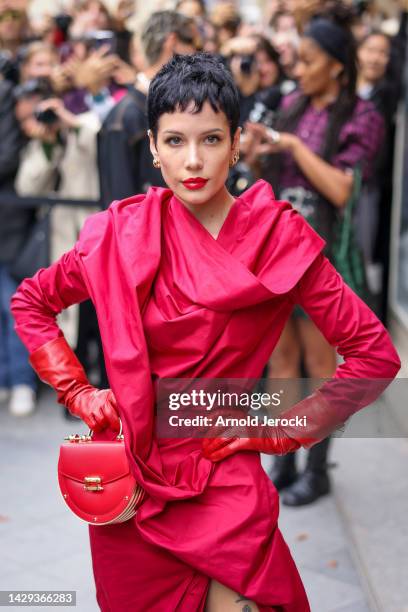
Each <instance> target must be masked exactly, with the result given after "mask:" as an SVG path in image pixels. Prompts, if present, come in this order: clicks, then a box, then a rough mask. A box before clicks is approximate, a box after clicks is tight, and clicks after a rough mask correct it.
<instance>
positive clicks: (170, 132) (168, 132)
mask: <svg viewBox="0 0 408 612" xmlns="http://www.w3.org/2000/svg"><path fill="white" fill-rule="evenodd" d="M214 132H221V133H224V130H222V129H221V128H214V129H213V130H205V132H201V134H213V133H214ZM163 134H176V135H177V136H184V133H183V132H178V131H177V130H164V131H163Z"/></svg>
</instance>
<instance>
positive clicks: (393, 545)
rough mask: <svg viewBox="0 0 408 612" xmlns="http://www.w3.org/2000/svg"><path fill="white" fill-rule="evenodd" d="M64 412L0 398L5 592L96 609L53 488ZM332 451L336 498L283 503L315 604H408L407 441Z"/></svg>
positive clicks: (354, 607)
mask: <svg viewBox="0 0 408 612" xmlns="http://www.w3.org/2000/svg"><path fill="white" fill-rule="evenodd" d="M61 410H62V409H61V408H60V407H58V406H56V405H55V403H54V399H53V395H52V394H51V392H50V391H48V390H44V391H43V393H42V395H41V402H40V406H39V409H38V411H37V412H36V413H35V414H34V415H33V416H31V417H28V418H25V419H19V420H16V419H14V418H12V417H11V416H9V415H8V412H7V409H6V407H5V406H4V405H2V406H0V452H1V458H2V460H1V466H0V491H1V497H0V542H1V547H0V563H1V565H0V567H1V572H0V590H12V589H15V590H17V589H20V590H30V589H35V590H40V589H48V590H75V591H77V608H76V609H77V610H78V611H79V612H96V611H97V610H98V609H99V608H98V606H97V604H96V601H95V597H94V586H93V577H92V569H91V561H90V553H89V548H88V533H87V527H86V525H85V524H84V523H82V522H81V521H80V520H78V519H76V517H74V516H73V515H71V514H70V512H69V511H68V510H67V509H66V508H65V505H64V503H63V501H62V499H61V498H60V493H59V490H58V486H57V479H56V463H57V456H58V447H59V444H60V443H61V440H62V439H63V437H64V435H66V434H67V433H74V432H75V431H79V430H80V429H81V428H79V427H77V426H76V424H75V423H74V422H72V421H70V422H68V421H66V420H65V419H64V418H63V417H62V411H61ZM391 442H392V444H391ZM396 442H397V443H396ZM384 443H388V445H387V444H385V446H384ZM332 455H333V459H334V460H336V461H338V462H339V464H340V465H339V467H338V468H337V469H336V470H335V471H334V473H333V479H334V489H335V493H334V496H332V497H326V498H325V499H323V500H321V501H319V502H318V503H316V504H315V505H314V506H312V507H308V508H304V509H287V508H285V507H282V508H281V519H280V526H281V529H282V531H283V534H284V536H285V538H286V541H287V542H288V544H289V547H290V548H291V550H292V554H293V556H294V558H295V560H296V562H297V565H298V567H299V570H300V572H301V575H302V578H303V580H304V583H305V587H306V590H307V592H308V595H309V598H310V602H311V608H312V611H313V612H408V580H407V575H408V564H406V565H405V570H404V560H405V561H406V552H405V551H406V550H408V533H407V521H406V516H407V504H406V501H407V496H408V487H407V486H406V476H405V471H406V465H407V458H408V443H407V441H406V440H398V441H396V440H392V441H389V440H355V439H354V440H353V439H350V440H343V439H338V440H335V442H334V449H333V453H332ZM269 461H270V458H269V457H264V462H265V465H267V464H268V462H269ZM404 466H405V467H404ZM380 495H381V496H380ZM387 496H388V497H387ZM248 545H250V543H248ZM404 580H405V582H404ZM36 609H37V610H38V609H39V608H36ZM47 609H48V608H47ZM135 612H136V611H135ZM138 612H139V611H138ZM141 612H145V611H141ZM146 612H148V611H146ZM169 612H171V611H170V610H169ZM192 612H194V611H193V610H192Z"/></svg>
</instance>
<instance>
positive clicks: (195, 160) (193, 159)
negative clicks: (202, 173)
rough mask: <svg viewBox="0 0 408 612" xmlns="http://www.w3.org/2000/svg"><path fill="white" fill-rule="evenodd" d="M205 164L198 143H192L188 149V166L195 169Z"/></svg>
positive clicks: (186, 164)
mask: <svg viewBox="0 0 408 612" xmlns="http://www.w3.org/2000/svg"><path fill="white" fill-rule="evenodd" d="M202 165H203V163H202V159H201V155H200V151H199V150H198V147H197V146H196V145H191V146H190V147H189V148H188V151H187V157H186V161H185V166H186V168H190V169H195V168H201V167H202Z"/></svg>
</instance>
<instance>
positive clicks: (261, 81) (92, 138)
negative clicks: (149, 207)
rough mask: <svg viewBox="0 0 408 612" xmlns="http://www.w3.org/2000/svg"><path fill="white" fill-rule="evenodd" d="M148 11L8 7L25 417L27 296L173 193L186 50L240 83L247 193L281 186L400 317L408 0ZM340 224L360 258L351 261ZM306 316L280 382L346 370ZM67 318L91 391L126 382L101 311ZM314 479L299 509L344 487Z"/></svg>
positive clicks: (75, 312) (4, 42)
mask: <svg viewBox="0 0 408 612" xmlns="http://www.w3.org/2000/svg"><path fill="white" fill-rule="evenodd" d="M148 4H149V6H148V7H147V6H143V5H142V3H141V2H140V1H139V0H137V1H135V0H118V1H115V0H113V1H112V2H109V3H108V2H106V3H105V2H103V1H102V0H78V1H74V0H72V1H71V0H66V1H62V0H61V1H60V2H58V1H54V2H47V1H46V0H38V1H37V2H29V1H27V0H0V310H1V327H0V401H3V402H6V401H7V402H8V406H9V410H10V411H11V413H12V414H14V415H16V416H25V415H28V414H31V413H32V412H33V411H34V410H35V404H36V381H35V378H34V374H33V372H32V371H31V369H30V367H29V366H28V361H27V354H26V352H25V349H24V348H23V346H22V345H21V343H20V341H19V340H18V338H17V337H16V335H15V333H14V330H13V321H12V319H11V316H10V313H9V300H10V297H11V295H12V294H13V293H14V291H15V289H16V287H17V285H18V282H19V281H20V280H21V279H22V278H23V277H25V276H29V275H31V274H33V273H34V272H35V270H36V269H38V268H39V267H41V266H43V265H47V263H51V262H52V261H55V260H56V259H57V258H58V257H60V256H61V255H62V254H63V253H64V252H65V251H67V250H69V249H70V248H71V247H72V246H73V244H74V242H75V240H76V238H77V236H78V233H79V231H80V229H81V226H82V224H83V222H84V220H85V218H86V217H87V216H88V215H89V214H92V213H93V212H95V211H97V210H99V209H103V208H106V207H107V206H108V205H109V203H110V202H111V201H112V200H114V199H120V198H124V197H127V196H130V195H133V194H135V193H140V192H145V191H147V189H148V188H149V187H150V186H151V185H163V181H162V178H161V175H160V171H159V170H157V169H155V168H154V167H153V165H152V157H151V154H150V151H149V146H148V139H147V135H146V130H147V121H146V114H145V103H146V94H147V90H148V87H149V83H150V80H151V79H152V78H153V77H154V75H155V74H156V73H157V72H158V70H159V69H160V68H161V66H162V65H163V64H164V63H166V62H167V61H168V60H169V59H170V58H171V57H172V56H173V54H175V53H195V52H197V51H201V50H204V51H207V52H210V53H214V54H218V55H219V57H220V59H221V60H222V61H224V62H225V63H226V64H227V65H228V66H229V68H230V70H231V72H232V74H233V76H234V79H235V81H236V84H237V86H238V89H239V93H240V113H241V124H242V126H243V128H244V129H243V133H242V137H241V157H240V160H239V162H238V164H237V165H236V166H235V167H234V168H233V169H232V170H231V175H230V177H229V187H230V190H231V191H232V193H234V195H237V196H239V195H240V194H241V193H242V192H243V191H245V189H247V188H248V187H250V186H251V185H252V184H253V183H254V182H255V181H256V180H257V179H259V178H263V179H266V180H268V181H270V182H271V183H272V185H273V188H274V190H275V193H276V194H277V196H278V197H279V198H281V199H287V200H289V201H290V202H291V203H292V204H293V206H295V207H296V208H297V209H298V210H299V211H300V212H301V213H302V214H304V215H305V217H306V218H307V219H308V221H309V222H310V223H311V224H312V225H314V226H315V228H316V229H317V230H318V231H319V232H320V233H321V234H322V235H323V236H324V237H325V238H326V240H327V245H328V246H327V254H328V256H329V257H331V258H332V259H333V261H334V263H335V264H336V263H337V265H338V266H339V268H340V271H341V267H342V266H343V269H344V271H345V278H346V280H347V281H348V282H350V284H351V285H352V286H353V288H355V290H356V291H358V292H359V293H360V295H361V296H362V297H363V298H364V299H366V300H367V301H368V303H369V304H370V306H371V307H373V308H374V310H375V311H376V312H377V314H378V316H379V317H380V318H382V319H383V321H385V319H386V304H387V286H388V274H389V241H390V238H389V236H390V222H391V221H390V220H391V203H392V171H393V152H394V137H395V117H396V111H397V107H398V102H399V100H400V99H401V95H402V80H403V79H402V75H403V65H404V60H405V42H406V28H407V23H406V22H407V10H408V2H407V0H399V1H395V2H386V3H385V4H383V5H382V4H381V2H380V1H378V2H376V1H375V0H352V2H351V3H350V2H348V3H346V4H344V3H341V2H337V1H335V0H264V1H263V2H261V1H259V2H256V0H252V1H251V2H248V1H247V2H241V3H239V2H238V1H236V2H230V1H215V0H212V1H211V2H206V1H205V0H178V1H177V2H175V1H166V2H156V3H155V2H150V3H148ZM277 134H278V136H277ZM295 141H296V142H297V143H298V142H299V141H301V143H302V148H301V149H299V147H297V146H295V145H294V143H295ZM299 151H301V154H300V153H299ZM350 193H352V197H350ZM335 227H338V228H340V227H341V231H342V232H343V238H344V235H346V239H347V240H348V243H349V247H350V248H349V249H348V251H347V254H346V255H344V252H343V255H342V257H343V260H342V259H341V257H340V255H339V249H338V248H337V247H336V240H337V241H338V240H339V236H336V235H333V229H334V228H335ZM350 245H351V246H350ZM336 249H337V250H336ZM101 273H103V271H101ZM347 275H348V276H347ZM294 319H296V321H297V322H296V323H295V322H293V324H290V325H288V327H287V329H286V330H285V332H284V334H283V337H282V341H281V343H280V344H279V345H278V347H277V350H276V353H274V357H273V359H272V360H271V362H270V363H269V374H270V375H273V376H274V377H277V378H282V377H294V378H296V377H300V376H301V375H307V376H310V377H313V378H323V377H327V376H331V375H332V373H333V371H334V368H335V364H336V356H335V352H334V350H333V349H332V347H329V346H328V345H327V343H325V341H324V339H322V338H321V337H320V336H319V334H318V333H317V332H316V331H313V330H312V328H311V326H310V325H309V324H308V323H310V321H305V319H306V318H305V316H304V313H301V312H295V314H294ZM60 324H61V327H62V328H63V330H64V333H65V335H66V337H67V339H68V341H69V342H70V344H71V345H72V347H73V348H75V349H76V351H77V354H78V356H79V358H80V360H81V361H82V362H83V364H84V366H85V368H86V369H87V373H88V375H89V377H90V379H91V381H92V382H93V383H94V384H97V385H100V386H102V387H105V386H108V382H107V379H106V374H105V370H104V364H103V355H102V351H101V347H100V340H99V334H98V329H97V324H96V319H95V314H94V311H93V307H92V305H91V304H90V303H88V302H85V303H83V304H81V305H80V306H75V307H71V308H70V309H68V310H67V311H66V312H64V313H62V315H61V320H60ZM294 400H295V398H294ZM327 446H328V442H327V443H323V445H322V446H321V447H320V445H319V447H317V450H316V452H315V455H314V457H313V456H312V457H311V458H310V461H309V463H310V466H309V467H310V468H311V469H312V472H313V470H314V473H316V470H317V471H318V470H319V469H320V471H321V473H323V472H324V474H325V470H326V467H327V462H326V457H327ZM290 461H291V462H292V463H290V464H286V465H285V466H283V465H281V466H280V472H279V473H277V474H275V479H276V481H277V482H278V484H279V485H280V486H282V487H283V486H285V487H287V486H288V485H291V484H293V482H294V481H295V480H296V478H295V476H296V467H295V464H294V457H292V458H291V459H290ZM319 466H320V467H319ZM322 466H323V467H322ZM279 478H280V479H281V480H279ZM306 484H307V483H306ZM309 484H310V483H309ZM314 485H316V482H315V483H314ZM299 486H300V489H301V490H300V493H299V490H298V491H297V497H296V491H295V496H294V497H293V496H292V502H293V504H292V505H296V503H295V502H297V501H299V495H300V499H301V500H302V486H303V500H304V499H309V501H310V499H311V498H313V499H314V498H316V496H319V495H320V494H323V493H324V492H327V491H326V489H328V483H327V479H326V476H325V478H324V479H323V480H322V479H320V481H319V482H318V484H317V485H316V486H314V489H313V491H312V494H311V495H310V487H309V489H307V486H306V497H305V483H303V485H298V489H299ZM308 491H309V493H308ZM286 501H287V503H288V504H290V503H291V501H290V496H288V499H287V500H286Z"/></svg>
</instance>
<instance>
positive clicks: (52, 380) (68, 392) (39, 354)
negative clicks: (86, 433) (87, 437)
mask: <svg viewBox="0 0 408 612" xmlns="http://www.w3.org/2000/svg"><path fill="white" fill-rule="evenodd" d="M30 363H31V365H32V366H33V368H34V370H35V371H36V372H37V374H38V376H39V378H40V379H41V380H42V381H43V382H45V383H46V384H47V385H50V386H51V387H53V388H54V389H55V391H56V392H57V398H58V402H59V403H60V404H63V405H64V406H66V407H67V408H68V410H69V411H70V412H71V414H74V415H75V416H78V417H79V418H80V419H82V420H83V421H84V422H85V423H86V424H87V425H88V427H89V428H90V429H92V430H93V431H95V432H98V431H101V430H102V429H106V428H107V427H109V428H110V429H113V430H114V431H117V430H119V429H120V422H119V415H118V411H117V404H116V400H115V397H114V395H113V393H112V391H111V390H110V389H97V388H96V387H93V386H92V385H91V384H90V383H89V381H88V379H87V377H86V374H85V371H84V369H83V367H82V365H81V364H80V362H79V361H78V358H77V357H76V355H75V353H74V351H73V350H72V349H71V347H70V346H69V344H68V343H67V341H66V340H65V338H64V337H60V338H55V340H51V341H50V342H47V343H46V344H44V345H43V346H40V348H38V349H37V350H35V351H34V352H33V353H31V355H30Z"/></svg>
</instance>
